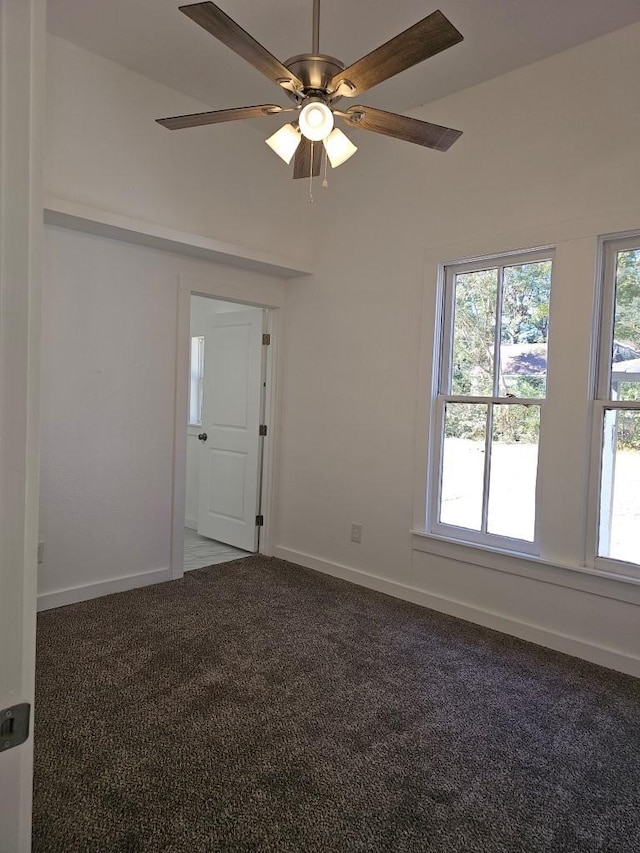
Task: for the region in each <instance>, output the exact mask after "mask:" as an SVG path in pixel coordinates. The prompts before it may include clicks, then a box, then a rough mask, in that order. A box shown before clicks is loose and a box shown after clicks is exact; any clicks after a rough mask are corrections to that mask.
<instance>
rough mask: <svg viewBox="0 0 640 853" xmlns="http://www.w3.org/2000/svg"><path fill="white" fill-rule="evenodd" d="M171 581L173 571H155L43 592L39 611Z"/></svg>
mask: <svg viewBox="0 0 640 853" xmlns="http://www.w3.org/2000/svg"><path fill="white" fill-rule="evenodd" d="M171 579H172V578H171V569H154V570H152V571H150V572H140V573H139V574H136V575H125V576H124V577H120V578H112V579H111V580H108V581H97V582H95V583H87V584H83V585H82V586H72V587H68V588H67V589H57V590H54V591H53V592H43V593H40V595H38V611H40V610H50V609H51V608H53V607H62V606H63V605H65V604H76V603H77V602H78V601H88V600H89V599H90V598H100V596H102V595H111V593H113V592H127V591H128V590H130V589H137V588H138V587H141V586H150V585H151V584H154V583H162V582H163V581H170V580H171Z"/></svg>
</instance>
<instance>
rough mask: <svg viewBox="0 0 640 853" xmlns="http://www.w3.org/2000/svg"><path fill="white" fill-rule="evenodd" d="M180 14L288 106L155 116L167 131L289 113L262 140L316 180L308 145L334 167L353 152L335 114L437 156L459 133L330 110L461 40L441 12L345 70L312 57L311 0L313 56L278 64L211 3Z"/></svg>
mask: <svg viewBox="0 0 640 853" xmlns="http://www.w3.org/2000/svg"><path fill="white" fill-rule="evenodd" d="M180 11H181V12H182V13H183V14H185V15H186V16H187V17H189V18H191V20H193V21H195V23H197V24H199V25H200V26H201V27H202V28H203V29H205V30H206V31H207V32H208V33H210V35H212V36H214V37H215V38H217V39H218V40H219V41H221V42H222V43H223V44H226V45H227V47H229V48H230V49H231V50H233V51H234V52H235V53H237V54H238V55H239V56H241V57H242V58H243V59H245V60H246V61H247V62H249V63H250V64H251V65H253V67H254V68H256V69H257V70H258V71H260V72H261V73H262V74H264V75H265V76H266V77H268V78H269V79H270V80H271V81H272V82H274V83H276V85H278V86H279V87H280V89H281V91H282V92H283V93H284V94H285V95H286V96H287V97H288V98H289V99H290V101H293V105H292V106H289V107H281V106H279V105H277V104H262V105H259V106H253V107H236V108H232V109H226V110H213V111H212V112H205V113H195V114H193V115H188V116H173V117H171V118H164V119H157V121H158V123H159V124H161V125H162V126H163V127H166V128H168V129H169V130H178V129H181V128H186V127H198V126H201V125H206V124H217V123H219V122H225V121H234V120H238V119H247V118H259V117H260V116H265V115H275V114H279V113H292V112H295V113H297V119H296V120H295V121H293V122H292V123H289V124H285V125H284V126H283V127H281V128H280V129H279V130H278V131H276V132H275V133H274V134H273V135H272V136H270V137H269V138H268V139H266V140H265V142H266V143H267V145H268V146H269V147H270V148H271V149H272V150H273V151H274V152H275V153H276V154H277V155H278V157H280V158H281V159H282V160H284V162H285V163H287V164H288V163H290V162H291V160H293V161H294V162H293V177H294V178H304V177H306V178H311V179H313V177H314V176H317V175H319V174H320V169H321V160H322V148H321V147H320V146H318V145H316V144H315V143H317V142H322V143H323V148H324V152H325V158H328V160H329V162H330V163H331V166H332V167H333V168H336V167H337V166H340V165H341V164H342V163H344V162H345V161H346V160H348V159H349V157H351V156H352V155H353V154H355V152H356V151H357V150H358V149H357V147H356V146H355V145H354V144H353V143H352V142H351V140H350V139H349V138H348V137H347V136H346V135H345V134H344V133H343V132H342V131H341V130H339V129H338V128H336V127H334V122H335V118H336V117H337V118H339V119H341V120H342V121H344V122H345V123H346V124H347V125H348V126H349V127H352V128H358V129H361V130H368V131H372V132H373V133H380V134H383V135H385V136H391V137H393V138H395V139H402V140H404V141H406V142H412V143H414V144H416V145H422V146H423V147H425V148H431V149H434V150H436V151H447V150H448V149H449V148H450V147H451V145H453V143H454V142H455V141H456V140H457V139H458V138H459V137H460V136H461V135H462V132H461V131H459V130H453V129H452V128H449V127H441V126H440V125H436V124H431V123H430V122H427V121H421V120H419V119H414V118H409V117H408V116H403V115H398V114H397V113H390V112H386V111H384V110H379V109H374V108H373V107H367V106H363V105H360V104H359V105H358V106H356V107H350V108H348V109H347V110H342V109H338V108H337V104H338V101H340V100H341V99H342V98H354V97H356V96H359V95H361V94H362V93H363V92H365V91H367V89H371V88H372V87H373V86H375V85H377V84H378V83H382V82H383V81H384V80H388V79H389V78H390V77H393V76H394V75H395V74H399V73H400V72H401V71H405V70H406V69H408V68H411V67H412V66H414V65H417V64H418V63H419V62H422V61H423V60H425V59H428V58H429V57H430V56H435V54H437V53H440V52H441V51H443V50H446V49H447V48H449V47H452V46H453V45H454V44H458V42H461V41H462V35H461V34H460V33H459V32H458V30H457V29H456V28H455V27H454V26H453V24H452V23H451V22H450V21H449V20H448V19H447V18H446V17H445V16H444V15H443V14H442V12H440V11H436V12H432V13H431V14H430V15H428V16H427V17H426V18H423V19H422V20H421V21H418V23H417V24H414V25H413V26H412V27H409V29H407V30H405V31H404V32H402V33H400V34H399V35H397V36H395V38H392V39H390V40H389V41H388V42H385V44H383V45H381V46H380V47H378V48H376V50H373V51H371V53H368V54H367V55H366V56H363V57H362V58H361V59H359V60H358V61H357V62H354V63H353V64H352V65H350V66H349V67H347V68H345V66H344V63H343V62H341V61H340V60H339V59H336V58H335V57H332V56H325V55H323V54H321V53H320V52H319V43H320V37H319V34H320V0H313V33H312V38H313V43H312V52H311V53H308V54H300V55H297V56H294V57H292V58H291V59H288V60H287V61H286V62H284V63H282V62H280V60H279V59H276V57H275V56H273V55H272V54H271V53H269V51H268V50H267V49H266V48H265V47H263V46H262V45H261V44H260V43H259V42H257V41H256V40H255V39H254V38H253V37H252V36H251V35H249V33H248V32H246V31H245V30H243V29H242V27H241V26H240V25H239V24H237V23H236V22H235V21H234V20H233V19H232V18H230V17H229V16H228V15H227V14H226V12H223V11H222V9H220V8H219V7H218V6H216V5H215V4H214V3H210V2H207V3H192V4H190V5H188V6H181V7H180ZM325 164H326V159H325ZM325 171H326V167H325ZM324 184H325V185H326V179H325V182H324Z"/></svg>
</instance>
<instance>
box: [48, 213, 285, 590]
mask: <svg viewBox="0 0 640 853" xmlns="http://www.w3.org/2000/svg"><path fill="white" fill-rule="evenodd" d="M181 277H182V278H183V279H184V278H185V277H188V280H189V282H190V283H191V282H192V283H193V284H194V285H195V286H196V287H197V285H198V283H199V282H201V283H202V284H203V287H204V285H205V284H206V286H208V287H213V288H215V289H216V290H217V291H218V292H219V293H220V295H222V296H226V297H230V296H231V297H233V298H238V299H243V300H247V301H256V302H263V303H266V304H271V305H277V304H279V303H280V302H281V300H282V299H283V294H284V289H285V285H284V283H283V282H281V281H278V280H275V279H272V278H270V277H267V276H264V275H261V274H258V273H253V272H248V271H242V270H237V269H231V268H228V267H224V266H220V265H216V264H211V263H207V262H205V261H199V260H196V259H192V258H184V257H181V256H179V255H174V254H171V253H165V252H161V251H158V250H154V249H147V248H143V247H140V246H133V245H129V244H125V243H120V242H118V241H116V240H110V239H106V238H103V237H96V236H91V235H87V234H81V233H78V232H75V231H69V230H65V229H60V228H56V227H51V226H47V227H46V228H45V243H44V276H43V279H44V280H43V330H42V467H41V524H40V539H41V540H42V541H44V543H45V561H44V564H43V565H42V566H41V567H40V578H39V592H40V596H41V598H40V604H41V606H52V605H55V604H60V603H63V602H65V601H70V600H74V599H75V600H78V599H80V598H83V597H89V596H90V595H92V594H99V593H104V592H108V591H110V589H112V588H113V584H114V582H116V581H117V579H122V578H125V579H127V578H129V581H125V585H126V583H128V584H129V585H131V586H133V585H137V584H138V583H143V582H145V580H146V581H147V582H152V581H156V580H162V579H166V578H168V577H169V566H170V546H171V541H170V538H171V510H172V499H173V493H172V488H173V481H172V466H173V444H174V429H175V424H174V420H175V419H174V406H175V393H176V388H175V374H176V333H177V306H178V285H179V280H180V278H181ZM186 416H187V413H186V411H185V412H184V418H185V419H186ZM92 585H93V586H92ZM121 585H122V583H120V586H121Z"/></svg>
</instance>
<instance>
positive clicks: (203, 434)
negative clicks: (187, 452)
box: [198, 432, 207, 441]
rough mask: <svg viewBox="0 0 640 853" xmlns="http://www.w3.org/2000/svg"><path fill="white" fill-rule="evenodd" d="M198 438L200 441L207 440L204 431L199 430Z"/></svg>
mask: <svg viewBox="0 0 640 853" xmlns="http://www.w3.org/2000/svg"><path fill="white" fill-rule="evenodd" d="M198 438H199V439H200V441H206V440H207V434H206V432H201V433H200V435H199V436H198Z"/></svg>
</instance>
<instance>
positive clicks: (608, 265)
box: [586, 234, 640, 578]
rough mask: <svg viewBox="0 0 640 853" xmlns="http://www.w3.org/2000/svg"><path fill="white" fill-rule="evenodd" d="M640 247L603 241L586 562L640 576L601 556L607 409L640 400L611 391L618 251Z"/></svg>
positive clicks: (636, 240) (636, 568) (636, 238)
mask: <svg viewBox="0 0 640 853" xmlns="http://www.w3.org/2000/svg"><path fill="white" fill-rule="evenodd" d="M638 248H640V234H636V235H632V236H630V237H624V238H621V239H612V240H607V241H603V243H602V244H601V276H600V317H599V321H598V323H597V326H596V334H597V335H598V340H597V341H596V343H595V347H596V381H595V387H594V394H593V397H594V399H593V423H592V450H591V478H590V480H591V487H590V489H589V513H588V517H589V528H588V536H587V546H586V563H587V565H591V566H593V567H594V568H596V569H600V570H601V571H605V572H608V573H611V574H619V575H624V576H631V577H639V578H640V564H637V563H630V562H626V561H623V560H620V559H617V558H614V557H604V556H600V554H599V550H600V527H601V523H602V517H601V516H602V492H603V475H604V465H603V455H604V444H603V439H604V423H605V415H606V412H607V411H625V410H626V411H640V401H638V400H616V399H613V396H612V393H611V361H612V352H613V341H614V334H615V307H616V268H617V261H618V253H620V252H625V251H629V250H633V249H638Z"/></svg>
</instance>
